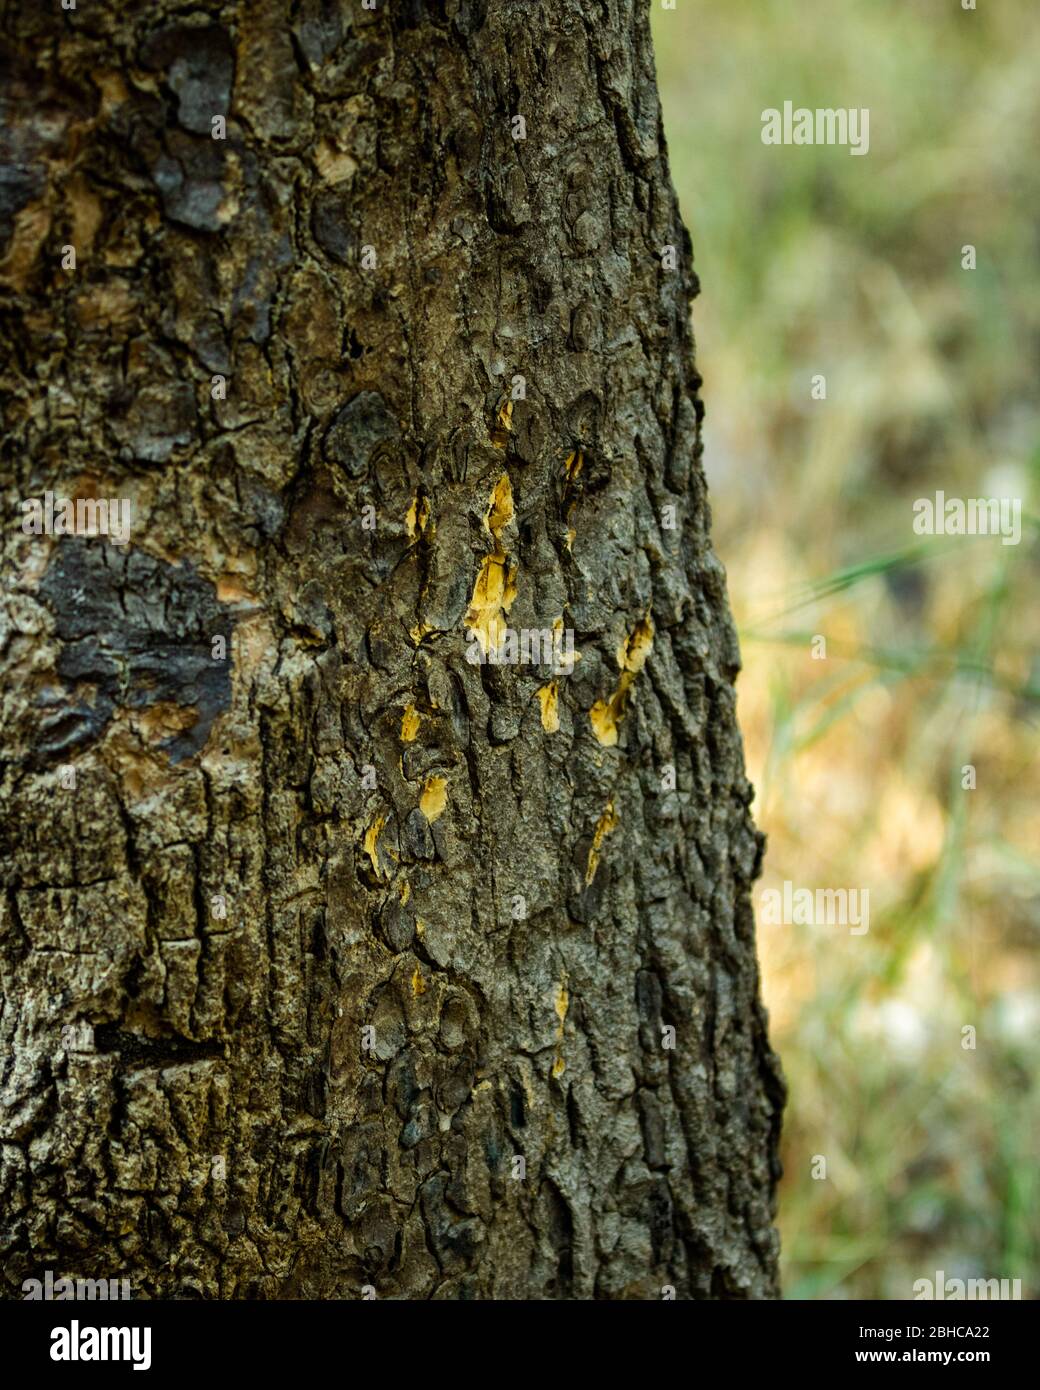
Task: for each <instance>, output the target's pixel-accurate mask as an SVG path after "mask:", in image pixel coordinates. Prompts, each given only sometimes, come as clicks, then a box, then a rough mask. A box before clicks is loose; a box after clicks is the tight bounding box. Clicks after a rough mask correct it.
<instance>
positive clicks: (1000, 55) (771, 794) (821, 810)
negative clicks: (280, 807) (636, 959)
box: [650, 0, 1040, 1299]
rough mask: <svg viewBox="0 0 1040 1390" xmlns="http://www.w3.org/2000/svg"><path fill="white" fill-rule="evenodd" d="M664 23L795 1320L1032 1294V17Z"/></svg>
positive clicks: (1036, 457)
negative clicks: (798, 900) (925, 525)
mask: <svg viewBox="0 0 1040 1390" xmlns="http://www.w3.org/2000/svg"><path fill="white" fill-rule="evenodd" d="M650 3H651V8H652V12H653V26H654V31H655V41H656V50H657V64H658V74H659V80H660V85H661V96H662V101H663V105H664V122H665V130H666V133H667V138H668V143H669V149H670V155H671V163H672V173H673V178H674V180H675V183H676V186H677V188H678V191H679V198H680V203H681V206H682V211H683V216H684V218H685V221H686V223H687V226H688V227H689V229H690V232H691V235H692V238H693V244H694V255H695V262H696V268H697V272H698V274H699V276H700V279H701V282H702V286H703V288H702V293H701V296H700V298H698V299H697V300H696V302H695V304H694V327H695V331H696V337H697V362H698V367H699V369H700V371H701V373H702V374H703V376H704V379H705V385H704V397H705V401H706V404H707V417H706V421H705V467H706V470H707V473H708V479H709V485H710V489H711V496H712V511H713V517H714V535H715V541H716V548H717V550H718V552H719V555H720V557H721V558H722V560H723V561H724V563H725V565H726V568H727V570H728V573H729V591H730V600H731V603H732V605H733V609H734V613H735V615H736V619H737V624H738V627H739V629H740V634H741V648H742V653H743V660H744V670H743V673H742V675H741V677H740V681H739V683H738V694H739V716H740V720H741V724H742V727H743V731H744V738H745V744H746V750H747V759H748V765H749V766H748V770H749V775H750V777H751V779H752V781H753V782H754V784H755V787H756V789H757V799H756V802H755V806H754V812H755V816H756V820H757V822H758V824H759V826H760V827H761V828H762V829H763V830H764V831H765V832H766V833H767V835H768V838H769V845H768V851H767V855H766V861H765V862H766V869H765V877H764V879H763V881H762V882H761V883H760V884H759V885H758V887H757V889H756V894H755V898H756V911H757V915H758V917H759V942H760V952H761V957H762V968H763V990H764V994H765V1001H766V1005H767V1007H768V1009H769V1012H770V1018H771V1026H772V1037H773V1044H774V1046H775V1047H776V1048H777V1049H778V1051H779V1052H780V1055H781V1057H782V1059H783V1063H784V1068H785V1071H786V1074H787V1079H788V1084H789V1087H790V1101H789V1105H788V1110H787V1116H786V1122H785V1135H784V1165H785V1170H786V1172H785V1177H784V1181H783V1184H782V1186H781V1200H780V1228H781V1234H782V1239H783V1278H784V1288H785V1294H786V1297H788V1298H811V1299H834V1298H853V1297H860V1298H912V1297H913V1284H914V1281H915V1280H917V1279H922V1278H927V1279H934V1278H935V1272H936V1270H943V1271H944V1272H945V1274H946V1275H947V1277H951V1278H953V1277H956V1278H962V1279H969V1278H1001V1277H1004V1278H1009V1279H1013V1278H1018V1279H1021V1280H1022V1297H1023V1298H1037V1297H1040V1162H1038V1160H1040V1106H1038V1094H1040V1083H1038V1076H1040V971H1038V964H1037V961H1038V954H1037V946H1038V941H1040V761H1038V748H1040V601H1038V600H1040V527H1038V519H1037V518H1038V502H1040V429H1038V414H1037V395H1038V391H1037V387H1038V376H1040V218H1038V213H1040V160H1038V152H1040V6H1037V5H1036V4H1035V3H1034V2H1033V0H1003V2H1002V3H996V0H994V2H993V3H990V2H989V0H979V8H978V10H977V11H975V12H971V11H965V10H963V9H962V8H961V5H960V0H914V3H913V4H912V5H908V4H906V3H905V0H898V3H897V2H896V0H870V3H869V4H864V3H863V0H804V3H802V4H800V5H798V6H792V5H791V4H790V0H728V2H727V3H724V4H723V3H709V0H676V9H675V10H664V9H663V8H662V5H661V0H650ZM785 100H790V101H792V102H793V103H794V105H795V106H806V107H810V108H816V107H834V108H836V107H845V108H851V107H869V109H870V152H869V154H868V155H866V156H865V157H854V156H852V155H851V154H850V153H849V151H848V149H847V148H842V147H839V146H832V147H827V146H823V147H816V146H801V147H794V146H765V145H763V144H762V142H761V130H762V123H761V113H762V111H763V110H764V109H766V108H767V107H776V108H778V109H781V108H782V107H783V103H784V101H785ZM968 244H971V245H974V246H975V247H976V249H977V269H975V270H973V271H971V270H965V269H962V247H963V246H965V245H968ZM817 374H822V375H824V376H825V378H826V389H827V398H826V400H814V399H812V396H811V381H812V378H813V376H815V375H817ZM938 489H941V490H943V491H944V492H945V493H946V494H947V496H951V497H953V496H957V497H962V498H970V497H990V496H993V497H996V496H1006V497H1020V498H1021V499H1022V539H1021V543H1020V544H1019V545H1017V546H1010V545H1009V546H1005V545H1002V544H1001V542H1000V539H999V537H991V536H965V537H941V536H939V537H919V536H916V535H915V534H914V532H913V529H912V520H913V512H912V506H913V502H914V500H915V499H916V498H918V497H932V496H934V494H935V492H936V490H938ZM816 636H824V637H825V638H826V653H827V655H826V659H825V660H814V659H813V656H812V648H813V638H814V637H816ZM967 764H972V765H973V766H974V767H975V769H976V777H977V786H976V788H975V789H974V790H966V789H965V788H964V787H963V786H962V781H963V777H962V768H963V767H964V766H966V765H967ZM785 879H790V880H792V881H793V882H794V884H795V885H796V886H807V887H832V888H837V887H863V888H868V889H869V892H870V930H869V932H868V933H867V934H865V935H858V936H853V935H850V934H849V932H848V930H847V929H841V928H839V927H823V926H815V927H812V926H768V925H764V924H762V922H761V916H762V914H761V891H762V889H763V888H774V887H775V888H779V887H781V885H782V884H783V882H784V880H785ZM966 1027H971V1028H974V1029H975V1030H976V1045H975V1048H974V1050H971V1049H969V1048H966V1047H965V1046H963V1045H962V1044H963V1042H964V1041H966V1040H969V1039H970V1035H964V1034H962V1030H963V1029H964V1028H966ZM815 1155H823V1156H824V1157H825V1159H826V1163H827V1176H826V1179H825V1180H817V1179H814V1178H813V1176H812V1168H813V1160H814V1156H815Z"/></svg>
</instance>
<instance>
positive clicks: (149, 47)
mask: <svg viewBox="0 0 1040 1390" xmlns="http://www.w3.org/2000/svg"><path fill="white" fill-rule="evenodd" d="M0 14H2V17H3V34H4V39H3V48H4V65H3V91H2V102H3V106H4V117H5V120H4V129H3V135H2V137H0V139H2V144H0V255H2V257H3V259H2V261H0V313H2V331H0V374H2V391H3V410H4V446H3V447H4V472H3V476H4V488H5V498H6V500H5V515H6V516H8V517H9V518H13V520H11V522H10V524H9V525H8V526H6V527H5V530H4V534H3V544H4V577H5V584H4V613H5V616H4V626H3V630H2V634H0V641H2V648H0V651H2V665H3V701H2V719H3V755H2V757H3V761H2V767H0V818H2V824H3V830H2V840H3V844H2V850H3V854H2V865H3V870H2V871H3V917H2V919H0V993H2V999H0V1098H2V1103H3V1108H2V1117H0V1257H2V1264H3V1271H4V1272H3V1288H4V1291H5V1293H6V1294H7V1295H8V1296H12V1295H13V1296H18V1295H19V1293H20V1290H21V1286H22V1281H23V1280H24V1279H26V1278H29V1277H42V1271H43V1270H45V1269H48V1268H49V1269H52V1270H54V1271H56V1272H58V1273H62V1274H67V1275H73V1276H77V1275H78V1276H82V1277H128V1278H129V1279H130V1281H131V1285H132V1288H133V1291H134V1295H135V1296H165V1297H171V1296H187V1295H193V1294H194V1295H200V1296H204V1297H208V1298H243V1297H252V1298H258V1297H259V1298H285V1297H323V1298H324V1297H336V1298H342V1297H359V1296H363V1295H362V1291H363V1290H365V1289H367V1290H368V1291H369V1294H371V1291H372V1290H374V1291H375V1294H376V1296H377V1297H380V1298H384V1297H385V1298H525V1299H541V1298H550V1299H551V1298H577V1299H588V1298H607V1299H625V1298H660V1297H662V1296H667V1292H664V1293H663V1291H667V1290H668V1289H669V1288H673V1289H674V1290H675V1291H676V1295H677V1296H678V1297H680V1298H687V1297H689V1298H748V1297H755V1298H761V1297H771V1296H775V1294H776V1292H777V1265H776V1260H777V1238H776V1234H775V1231H774V1228H773V1222H772V1217H773V1211H774V1186H775V1181H776V1178H777V1176H778V1161H777V1138H778V1130H779V1123H780V1113H781V1109H782V1104H783V1084H782V1081H781V1079H780V1074H779V1070H778V1067H777V1064H776V1061H775V1058H774V1057H773V1055H772V1053H771V1052H770V1049H769V1046H768V1042H767V1038H766V1028H765V1020H764V1013H763V1011H762V1008H761V1006H760V1002H759V992H758V974H757V966H756V959H755V946H754V924H753V917H752V909H751V903H750V892H749V889H750V884H751V883H752V881H753V879H754V877H755V876H756V874H757V872H758V867H759V861H760V858H761V852H762V843H763V842H762V837H761V836H760V835H759V834H758V833H757V832H756V830H755V829H754V827H753V825H752V822H751V819H750V815H749V811H748V807H749V803H750V801H751V798H752V789H751V787H750V785H749V783H748V781H747V779H746V777H745V774H744V770H743V760H742V750H741V744H740V738H739V733H738V729H737V724H736V719H735V711H734V703H735V701H734V688H733V682H734V678H735V676H736V673H737V670H738V666H739V657H738V650H737V642H736V638H735V634H734V630H733V626H732V623H731V619H730V616H729V612H728V607H727V600H726V595H725V586H724V574H723V570H722V567H721V565H720V564H719V562H718V560H717V559H716V557H715V555H714V553H713V551H712V548H711V544H710V541H709V536H708V525H709V514H708V505H707V500H706V496H705V486H704V478H703V473H702V470H701V466H700V448H701V445H700V420H701V415H702V407H701V403H700V399H699V396H698V388H699V385H700V381H699V378H698V376H697V374H696V371H695V368H694V365H693V344H692V339H691V335H690V330H689V324H688V319H689V313H688V310H689V300H690V298H691V297H692V295H693V294H694V293H695V291H696V280H695V277H694V275H693V271H692V267H691V250H690V242H689V238H688V236H687V234H686V232H685V230H684V228H683V226H682V223H681V220H680V216H679V212H678V208H677V205H676V199H675V196H674V193H673V191H672V188H671V184H670V180H669V175H668V168H667V159H666V153H665V146H664V140H663V137H662V132H661V119H660V111H659V106H658V99H657V93H656V87H655V78H654V70H653V58H652V51H651V43H650V36H649V26H648V15H647V9H646V5H645V4H644V3H637V0H605V2H603V3H597V0H551V2H550V0H547V2H546V3H539V2H538V0H535V2H534V3H525V4H518V3H508V2H507V0H380V3H379V8H378V9H377V10H376V11H375V12H371V11H369V10H366V9H364V8H362V5H361V3H360V0H357V2H356V3H355V2H353V0H351V2H350V3H348V0H293V3H290V0H256V3H249V4H242V5H236V4H231V3H228V4H221V3H219V2H218V0H199V2H198V3H195V4H179V3H175V2H174V0H118V2H117V3H105V4H100V3H94V0H79V3H78V6H77V8H76V10H75V11H74V12H69V13H63V12H62V11H61V9H60V7H59V6H58V5H57V4H55V5H48V6H27V5H24V4H22V3H14V0H12V2H11V3H3V4H0ZM691 61H693V59H691ZM518 115H519V116H523V117H524V120H525V122H526V139H517V138H514V135H515V134H516V133H517V132H518V130H519V127H518V126H517V125H516V124H515V123H514V122H513V119H512V118H513V117H515V116H518ZM215 116H224V117H225V118H226V138H225V139H214V138H213V130H214V126H213V117H215ZM68 246H72V247H74V248H75V258H76V259H75V268H74V269H72V268H63V255H65V258H66V260H67V254H66V253H63V248H64V247H68ZM668 247H674V248H675V262H674V264H675V268H674V269H671V268H670V266H671V264H672V262H671V258H670V257H669V254H668V252H667V248H668ZM219 377H222V378H225V379H226V399H222V398H221V387H220V384H219V381H216V379H217V378H219ZM517 377H522V378H524V383H523V385H525V386H526V393H525V394H524V393H523V391H522V390H521V384H520V383H517V382H516V381H515V378H517ZM518 392H519V394H518ZM514 397H516V398H515V399H514ZM47 491H50V492H52V493H54V494H55V495H56V496H57V497H59V498H62V497H67V498H72V499H77V498H79V499H82V498H87V497H94V498H130V499H132V501H133V508H134V512H133V516H134V520H133V526H132V531H131V536H130V541H129V544H127V545H125V546H120V545H117V544H114V543H112V541H111V540H110V539H106V538H105V537H104V536H89V535H82V534H76V535H62V536H55V535H35V534H24V533H23V531H22V529H21V527H20V525H19V521H18V518H20V517H21V515H22V512H21V508H20V505H19V504H20V503H21V502H23V501H24V500H26V499H29V498H43V496H44V494H45V492H47ZM668 508H674V509H675V510H674V516H675V518H676V526H675V529H671V527H670V525H669V523H670V521H671V519H672V515H673V513H671V512H669V511H668V510H667V509H668ZM366 509H374V510H366ZM373 519H374V523H375V527H374V530H373V529H370V527H371V524H372V522H373ZM554 623H557V624H560V625H562V627H563V628H565V629H567V628H569V629H573V631H574V633H575V642H576V646H577V649H578V651H579V653H580V659H579V660H578V661H577V662H576V664H575V667H574V670H573V672H572V673H570V674H566V673H559V672H555V673H554V671H553V670H551V669H550V668H549V667H548V666H547V665H532V664H526V665H524V664H520V665H500V666H495V665H491V664H486V663H485V664H471V663H470V662H469V661H467V659H466V652H467V641H466V637H467V632H468V631H469V630H470V629H471V628H472V629H475V630H477V631H482V632H483V633H484V634H485V636H487V635H491V636H493V635H494V634H495V632H496V631H498V630H500V629H501V628H502V626H503V625H508V626H509V627H510V628H512V629H515V630H519V629H523V628H527V629H531V630H550V629H552V627H553V624H554ZM219 637H223V638H225V639H226V641H227V658H226V660H223V661H222V660H221V659H220V657H219V655H218V654H217V653H219V645H220V644H219V642H217V643H215V642H214V639H215V638H219ZM543 655H544V654H543ZM670 768H671V769H674V780H675V789H674V790H672V789H671V785H670V784H671V781H672V778H671V774H670V772H669V769H670ZM69 769H73V770H74V772H73V774H70V772H69ZM73 775H74V781H75V785H74V786H71V785H69V783H70V780H71V777H72V776H73ZM222 904H223V906H224V908H225V909H226V915H221V910H222ZM671 1030H674V1034H673V1032H672V1031H671ZM520 1158H522V1159H523V1164H520V1163H519V1162H517V1161H516V1160H518V1159H520Z"/></svg>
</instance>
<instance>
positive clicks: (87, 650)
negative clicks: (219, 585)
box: [36, 537, 232, 763]
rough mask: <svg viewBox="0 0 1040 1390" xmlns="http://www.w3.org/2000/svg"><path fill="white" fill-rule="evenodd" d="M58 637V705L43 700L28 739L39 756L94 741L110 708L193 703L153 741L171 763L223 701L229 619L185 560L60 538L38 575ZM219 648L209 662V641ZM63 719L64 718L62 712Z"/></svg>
mask: <svg viewBox="0 0 1040 1390" xmlns="http://www.w3.org/2000/svg"><path fill="white" fill-rule="evenodd" d="M39 592H40V597H41V598H42V599H43V601H44V603H46V604H47V606H48V607H49V608H50V609H51V611H52V613H53V614H54V619H55V632H56V635H57V636H58V638H59V639H60V640H61V642H62V643H63V646H62V650H61V653H60V654H59V657H58V662H57V671H58V675H59V676H60V677H61V680H62V685H63V691H64V697H65V699H64V704H63V705H58V707H57V708H54V707H53V706H54V705H55V704H56V703H57V702H56V699H55V696H54V694H53V693H52V694H49V695H48V696H47V697H46V699H45V701H44V702H42V703H45V704H50V705H51V708H50V709H49V712H48V714H46V715H45V716H44V720H43V725H42V727H41V735H44V734H45V736H42V737H41V738H40V739H39V740H38V742H37V748H36V751H37V754H38V756H39V757H40V759H41V760H42V761H51V760H52V759H54V758H56V757H59V756H62V755H64V754H65V753H66V752H68V751H69V750H70V748H72V747H78V746H80V745H82V744H84V743H86V742H88V741H91V740H92V739H95V738H97V737H98V736H99V735H100V734H101V733H102V732H103V730H104V729H105V727H106V726H107V725H108V723H109V721H110V719H111V718H112V716H113V714H114V712H115V710H116V708H119V707H121V708H124V709H138V710H140V709H146V708H147V707H148V706H150V705H157V704H172V705H177V706H181V707H190V708H193V709H194V710H195V719H194V722H193V723H192V724H191V726H190V727H189V728H185V729H183V730H181V732H180V733H178V734H176V735H175V736H174V737H172V738H169V739H167V740H166V741H165V742H163V743H162V744H160V747H161V748H162V749H163V750H164V751H165V752H167V753H168V754H169V757H170V760H171V762H174V763H178V762H181V761H182V760H183V759H184V758H187V757H190V756H191V755H192V754H194V753H197V752H198V751H199V750H200V749H201V748H202V747H203V746H204V744H205V742H206V739H207V738H208V736H209V731H210V729H211V728H212V726H213V721H214V720H215V719H216V718H217V716H218V715H219V714H220V713H221V712H222V711H223V710H226V709H227V708H228V707H229V705H230V703H231V666H230V661H231V634H232V621H231V618H230V615H229V613H228V610H227V608H226V606H225V605H223V604H221V603H220V602H218V600H217V597H216V590H215V588H214V586H213V585H212V584H211V583H210V582H209V580H207V579H204V578H203V577H202V576H201V575H199V574H198V572H197V571H196V570H195V568H194V566H193V565H191V564H190V562H185V563H183V564H180V565H171V564H168V563H167V562H166V561H164V560H158V559H156V558H155V557H154V556H151V555H146V554H144V553H143V552H141V551H130V552H129V553H123V552H122V551H121V550H120V548H119V547H117V546H112V545H106V544H102V543H101V542H99V541H97V540H85V539H78V538H72V537H69V538H64V539H63V540H62V541H61V542H60V543H59V544H58V546H57V547H56V549H55V552H54V555H53V557H52V559H51V563H50V565H49V566H48V568H47V571H46V573H45V574H44V576H43V579H42V580H41V581H40V590H39ZM215 637H222V638H223V639H224V642H225V645H226V652H227V655H226V657H225V659H223V660H216V659H214V655H213V639H214V638H215ZM63 716H64V717H63Z"/></svg>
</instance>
